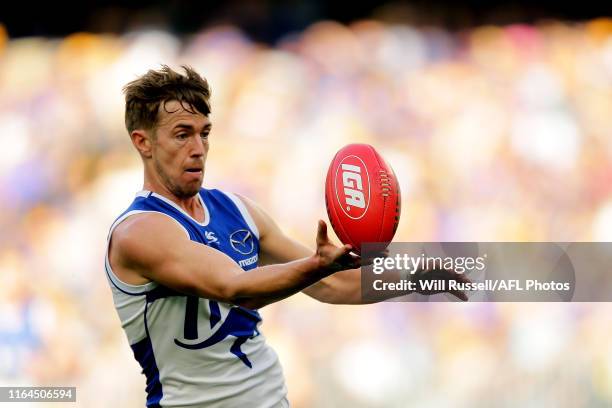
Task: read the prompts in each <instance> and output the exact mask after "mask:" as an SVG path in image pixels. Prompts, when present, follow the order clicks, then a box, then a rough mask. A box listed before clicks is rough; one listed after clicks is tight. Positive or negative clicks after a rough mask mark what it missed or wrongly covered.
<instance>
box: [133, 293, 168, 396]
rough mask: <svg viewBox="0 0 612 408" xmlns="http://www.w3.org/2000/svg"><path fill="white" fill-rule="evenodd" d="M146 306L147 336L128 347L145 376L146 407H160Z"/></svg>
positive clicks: (158, 380)
mask: <svg viewBox="0 0 612 408" xmlns="http://www.w3.org/2000/svg"><path fill="white" fill-rule="evenodd" d="M147 306H148V303H147ZM147 306H145V312H144V322H145V331H146V333H147V337H145V338H144V339H142V340H140V341H139V342H138V343H135V344H132V345H131V346H130V347H132V351H133V352H134V357H135V358H136V360H137V361H138V362H139V363H140V366H141V367H142V373H143V374H144V375H145V377H146V378H147V387H146V391H147V407H150V408H161V405H159V401H161V399H162V397H163V395H164V393H163V390H162V384H161V381H160V379H159V369H158V368H157V362H156V361H155V355H154V354H153V345H152V344H151V337H150V336H149V328H148V326H147Z"/></svg>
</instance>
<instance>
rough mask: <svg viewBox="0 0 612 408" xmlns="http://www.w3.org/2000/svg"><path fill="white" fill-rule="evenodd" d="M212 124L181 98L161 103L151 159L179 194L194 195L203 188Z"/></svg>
mask: <svg viewBox="0 0 612 408" xmlns="http://www.w3.org/2000/svg"><path fill="white" fill-rule="evenodd" d="M185 108H187V109H189V110H193V112H196V113H192V112H189V110H185ZM211 126H212V125H211V123H210V120H209V119H208V118H207V117H206V116H204V115H203V114H201V113H199V112H197V111H196V110H195V109H193V108H192V107H191V106H188V105H185V106H181V104H180V103H179V102H178V101H168V102H166V103H165V104H164V103H162V104H161V106H160V109H159V116H158V121H157V127H156V129H155V131H154V132H155V136H154V137H153V141H152V149H151V153H152V157H151V159H152V162H153V165H154V170H155V172H156V173H157V174H158V176H159V178H160V181H161V182H162V183H163V184H164V186H165V187H166V188H167V189H168V190H170V192H171V193H172V194H174V195H175V196H176V197H179V198H188V197H193V196H194V195H195V194H196V193H197V192H198V191H200V187H201V186H202V181H203V179H204V165H205V163H206V156H207V154H208V135H209V133H210V130H211Z"/></svg>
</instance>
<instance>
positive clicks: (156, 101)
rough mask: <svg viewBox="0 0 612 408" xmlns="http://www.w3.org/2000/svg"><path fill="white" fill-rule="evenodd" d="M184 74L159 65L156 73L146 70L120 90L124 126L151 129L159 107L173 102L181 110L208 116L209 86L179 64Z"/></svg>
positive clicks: (196, 74)
mask: <svg viewBox="0 0 612 408" xmlns="http://www.w3.org/2000/svg"><path fill="white" fill-rule="evenodd" d="M181 67H182V68H183V69H184V70H185V75H182V74H180V73H178V72H176V71H173V70H172V69H171V68H170V67H169V66H167V65H162V67H161V69H160V70H158V71H155V70H149V72H147V73H146V74H144V75H143V76H141V77H139V78H137V79H135V80H133V81H132V82H130V83H128V84H127V85H126V86H124V87H123V93H124V94H125V127H126V128H127V130H128V132H130V133H132V131H133V130H134V129H147V130H150V129H153V128H155V125H156V124H157V113H158V112H159V107H160V105H161V104H165V103H166V102H168V101H171V100H176V101H179V102H180V103H181V105H182V106H183V109H185V110H187V111H190V112H192V113H195V112H194V109H195V110H197V111H198V112H200V113H201V114H203V115H205V116H208V115H209V114H210V87H209V86H208V82H207V81H206V79H204V78H202V77H201V76H200V74H198V73H197V72H196V71H195V70H194V69H193V68H191V67H189V66H187V65H182V66H181Z"/></svg>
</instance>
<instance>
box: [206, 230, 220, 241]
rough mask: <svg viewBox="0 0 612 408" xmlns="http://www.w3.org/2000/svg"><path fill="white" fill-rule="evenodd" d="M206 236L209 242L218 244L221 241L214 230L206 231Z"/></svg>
mask: <svg viewBox="0 0 612 408" xmlns="http://www.w3.org/2000/svg"><path fill="white" fill-rule="evenodd" d="M204 237H206V241H208V242H207V244H218V243H219V238H217V237H216V236H215V233H214V232H213V231H206V232H205V233H204Z"/></svg>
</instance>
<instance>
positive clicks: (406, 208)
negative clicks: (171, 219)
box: [0, 19, 612, 408]
mask: <svg viewBox="0 0 612 408" xmlns="http://www.w3.org/2000/svg"><path fill="white" fill-rule="evenodd" d="M160 64H169V65H171V66H172V67H175V68H177V67H178V66H179V65H180V64H189V65H191V66H193V67H194V68H196V69H197V70H198V71H199V72H200V73H201V74H202V75H204V76H205V77H206V78H207V79H208V80H209V82H210V84H211V86H212V95H213V96H212V121H213V126H214V127H213V132H212V135H211V150H210V153H209V159H208V164H207V169H206V176H205V187H210V188H213V187H214V188H220V189H223V190H228V191H234V192H238V193H242V194H244V195H246V196H248V197H250V198H252V199H254V200H255V201H257V202H259V203H260V204H261V205H262V206H263V207H264V208H265V209H267V211H268V212H269V213H270V214H272V215H273V217H274V218H275V219H276V220H277V221H278V222H279V224H280V225H281V226H282V228H283V229H284V230H285V231H286V232H287V233H288V234H290V235H291V236H294V237H295V238H297V239H299V240H301V241H302V242H304V243H305V244H307V245H310V246H313V245H314V237H315V230H316V221H317V219H319V218H323V219H326V215H325V206H324V179H325V174H326V171H327V166H328V164H329V162H330V161H331V158H332V157H333V155H334V154H335V152H336V151H337V149H339V148H340V147H342V146H343V145H344V144H347V143H352V142H363V143H370V144H372V145H374V146H375V147H376V148H377V149H378V150H379V151H380V152H381V153H382V155H383V156H384V157H385V158H386V159H387V161H388V162H389V163H390V164H391V165H392V167H393V168H394V170H395V172H396V173H397V176H398V178H399V180H400V185H401V188H402V204H403V208H402V217H401V222H400V226H399V229H398V232H397V235H396V240H397V241H610V240H612V160H611V156H612V137H611V136H612V120H610V118H611V117H612V20H608V19H598V20H593V21H589V22H586V23H580V24H578V23H575V24H567V23H561V22H554V21H550V22H545V23H540V24H537V25H509V26H499V27H498V26H483V27H478V28H474V29H471V30H466V31H461V32H456V33H451V32H448V31H445V30H443V29H439V28H418V29H417V28H414V27H411V26H409V25H402V24H397V25H394V24H383V23H379V22H376V21H371V20H363V21H359V22H355V23H353V24H351V25H348V26H347V25H341V24H339V23H335V22H331V21H322V22H319V23H316V24H313V25H311V26H309V27H308V28H307V29H305V30H304V31H303V32H299V33H293V34H290V35H286V36H285V37H283V38H282V39H281V40H279V41H278V42H277V43H276V44H275V45H274V46H269V45H263V44H260V43H256V42H253V41H252V40H250V39H249V38H248V37H247V36H246V35H244V34H243V33H242V32H241V31H240V30H239V29H237V28H235V27H232V26H217V27H214V28H209V29H206V30H204V31H202V32H198V33H195V34H193V35H188V36H184V37H177V36H174V35H172V34H169V33H167V32H164V31H155V30H139V31H132V32H130V33H129V34H125V35H94V34H88V33H76V34H73V35H70V36H67V37H65V38H57V39H53V38H42V37H26V38H21V39H10V38H8V35H7V34H6V31H4V30H2V28H1V26H0V140H2V142H1V146H2V148H1V149H0V200H1V202H2V205H1V211H0V384H2V385H37V384H40V385H62V386H76V387H77V388H78V390H77V400H78V403H77V404H76V405H77V406H83V407H108V406H112V405H115V406H120V407H124V406H125V407H127V406H142V405H144V398H145V392H144V376H142V375H141V374H140V368H139V367H138V365H137V363H136V361H135V360H134V359H133V357H132V356H131V351H130V348H129V346H128V344H127V340H126V338H125V335H124V333H123V331H122V330H121V327H120V323H119V320H118V318H117V316H116V313H115V311H114V309H113V305H112V300H111V294H110V290H109V288H108V284H107V282H106V279H105V276H104V271H103V259H104V250H105V244H106V234H107V231H108V228H109V226H110V224H111V223H112V221H113V220H114V218H115V217H116V216H117V215H118V214H119V213H120V212H121V211H122V210H123V209H124V208H125V207H127V206H128V205H129V203H130V202H131V200H132V199H133V196H134V194H135V193H136V192H137V191H138V190H140V189H141V187H142V170H141V164H140V161H139V160H140V159H139V158H138V156H137V154H136V152H135V150H134V149H133V147H132V146H131V143H130V140H129V138H128V135H127V132H126V130H125V128H124V122H123V109H124V105H123V96H122V93H121V88H122V86H123V85H125V84H126V83H127V82H128V81H130V80H132V79H135V78H136V77H137V76H138V75H140V74H142V73H144V72H146V70H148V69H156V68H159V67H160ZM442 300H444V299H442ZM449 300H450V299H449ZM262 314H263V316H264V324H263V326H262V332H263V334H264V335H265V336H266V337H267V338H268V341H269V342H270V344H271V345H272V346H273V347H274V348H275V349H276V350H277V352H278V354H279V356H280V358H281V363H282V365H283V367H284V370H285V374H286V376H287V382H288V387H289V397H290V399H291V401H292V404H293V406H295V407H297V408H301V407H345V406H351V407H404V406H418V407H491V406H495V407H515V406H522V407H579V406H580V407H582V406H589V407H597V406H610V405H611V404H612V342H610V340H609V336H610V333H612V308H611V307H610V306H609V305H608V304H605V303H569V304H557V303H548V304H546V303H537V304H536V303H516V304H511V303H507V304H506V303H497V304H491V303H474V304H469V303H468V304H458V303H450V302H436V303H434V302H429V303H383V304H377V305H369V306H329V305H323V304H318V303H316V302H315V301H313V300H311V299H309V298H307V297H306V296H304V295H301V294H300V295H296V296H294V297H292V298H290V299H288V300H286V301H283V302H281V303H278V304H275V305H272V306H269V307H266V308H264V309H263V310H262ZM36 406H37V407H38V406H44V405H43V404H38V405H36ZM52 406H53V405H52ZM71 406H72V405H71Z"/></svg>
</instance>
